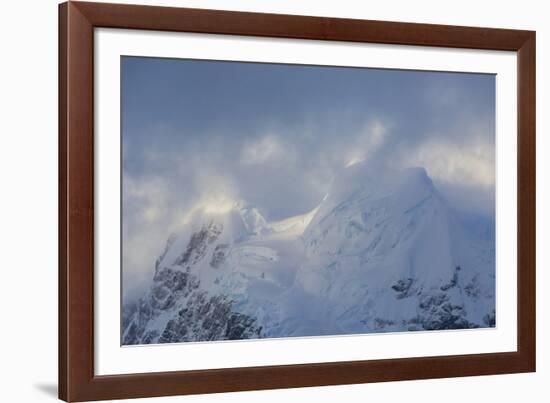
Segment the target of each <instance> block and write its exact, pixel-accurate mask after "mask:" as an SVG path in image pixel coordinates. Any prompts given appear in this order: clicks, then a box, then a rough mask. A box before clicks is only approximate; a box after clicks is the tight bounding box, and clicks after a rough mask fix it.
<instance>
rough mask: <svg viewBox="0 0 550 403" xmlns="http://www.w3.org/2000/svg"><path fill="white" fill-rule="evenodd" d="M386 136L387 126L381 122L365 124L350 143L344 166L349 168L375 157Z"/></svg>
mask: <svg viewBox="0 0 550 403" xmlns="http://www.w3.org/2000/svg"><path fill="white" fill-rule="evenodd" d="M387 135H388V129H387V126H386V125H385V124H383V123H382V122H381V120H379V119H374V120H372V121H369V122H367V123H366V124H365V126H364V128H363V129H362V130H361V131H359V133H358V135H357V137H356V138H355V141H353V142H352V144H351V148H350V150H349V151H348V152H347V153H345V157H344V159H345V166H346V167H349V166H351V165H353V164H357V163H358V162H361V161H365V160H367V159H369V158H371V157H373V156H375V155H376V153H377V151H379V149H380V148H381V147H382V146H383V145H384V141H385V140H386V137H387Z"/></svg>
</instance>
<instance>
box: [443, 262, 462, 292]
mask: <svg viewBox="0 0 550 403" xmlns="http://www.w3.org/2000/svg"><path fill="white" fill-rule="evenodd" d="M459 271H460V266H456V268H455V271H454V273H453V277H452V278H451V281H450V282H449V283H447V284H445V285H442V286H441V291H447V290H449V289H451V288H453V287H456V285H457V284H458V272H459Z"/></svg>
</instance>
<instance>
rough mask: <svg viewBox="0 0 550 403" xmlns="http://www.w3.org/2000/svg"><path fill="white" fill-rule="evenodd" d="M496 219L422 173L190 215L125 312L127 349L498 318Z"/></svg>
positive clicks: (345, 179) (365, 170)
mask: <svg viewBox="0 0 550 403" xmlns="http://www.w3.org/2000/svg"><path fill="white" fill-rule="evenodd" d="M494 254H495V251H494V223H493V222H491V221H489V220H487V219H483V218H480V217H471V216H469V215H467V214H465V213H457V212H455V211H453V210H451V209H450V208H449V207H448V206H447V204H446V202H445V200H444V199H443V198H442V197H441V196H440V195H439V193H438V192H437V190H436V189H435V187H434V185H433V183H432V181H431V180H430V178H429V177H428V176H427V174H426V171H425V170H424V169H423V168H413V169H408V170H401V171H383V172H380V171H379V170H376V169H373V168H371V167H369V165H368V164H365V163H360V164H355V165H352V166H350V167H348V168H346V169H344V170H343V171H342V172H341V174H340V175H338V176H337V177H336V178H335V179H334V182H333V184H332V186H331V188H330V191H329V193H328V195H327V196H326V197H325V198H324V200H323V201H322V202H321V204H320V205H319V206H318V207H317V208H315V209H314V210H312V211H311V212H309V213H306V214H304V215H301V216H297V217H291V218H288V219H285V220H282V221H279V222H273V223H270V222H267V221H266V220H265V219H264V217H263V216H262V215H261V214H260V212H259V211H258V210H257V209H255V208H253V207H242V206H239V205H235V207H234V208H233V209H231V210H229V211H226V212H223V213H220V214H212V213H205V212H200V213H197V214H196V216H195V217H194V219H193V220H192V221H191V223H190V224H189V225H188V226H187V228H186V229H185V230H184V231H182V233H180V234H178V235H177V236H173V237H171V238H170V239H169V240H168V242H167V246H166V250H165V251H164V252H163V253H162V254H161V256H160V257H159V258H158V260H157V263H156V267H155V273H154V278H153V282H152V286H151V288H150V290H149V291H148V292H147V293H146V295H144V296H143V297H142V298H141V299H140V300H139V301H136V302H135V303H131V304H127V305H126V306H125V307H124V310H123V311H124V312H123V325H124V331H123V342H124V344H146V343H163V342H179V341H206V340H226V339H242V338H258V337H289V336H315V335H331V334H332V335H336V334H353V333H370V332H384V331H406V330H433V329H462V328H475V327H492V326H494V325H495V312H494V307H495V298H494V295H495V290H494V287H495V280H494V279H495V263H494Z"/></svg>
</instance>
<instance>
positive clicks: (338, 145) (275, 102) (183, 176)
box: [122, 57, 495, 290]
mask: <svg viewBox="0 0 550 403" xmlns="http://www.w3.org/2000/svg"><path fill="white" fill-rule="evenodd" d="M122 148H123V166H122V169H123V237H124V238H123V239H124V249H123V268H124V280H123V281H124V288H125V289H128V290H130V289H133V288H135V287H137V286H139V284H140V283H141V282H143V281H145V279H146V280H149V279H150V277H151V276H152V274H153V265H154V261H155V259H156V257H157V256H158V253H160V251H161V250H162V247H163V245H164V243H165V241H166V237H167V236H168V235H169V234H170V233H171V232H173V231H177V226H178V225H180V223H181V222H182V220H183V219H184V217H185V216H186V215H187V214H189V211H191V210H192V209H193V208H194V207H195V206H197V205H204V204H212V205H216V204H218V203H231V202H233V201H237V200H243V201H245V202H246V203H249V204H252V205H255V206H256V207H258V208H259V209H260V211H261V212H262V213H263V214H264V215H265V216H266V218H267V219H268V220H276V219H281V218H285V217H288V216H292V215H295V214H301V213H304V212H306V211H309V210H310V209H312V208H314V207H315V206H316V205H317V204H318V203H319V202H320V201H321V199H322V198H323V197H324V195H325V194H326V191H327V187H328V185H329V184H330V181H331V179H332V178H333V177H334V175H335V174H336V173H337V172H338V171H339V170H341V169H343V168H344V167H345V166H346V165H348V164H351V163H353V162H357V161H359V160H363V159H367V160H376V161H378V162H380V163H381V164H382V165H384V164H388V165H390V166H392V167H400V166H423V167H425V168H426V170H427V172H428V175H430V177H431V178H432V179H433V181H434V183H435V184H436V186H437V187H438V188H439V189H440V191H441V192H442V193H443V195H444V196H445V197H446V198H447V199H448V200H449V202H450V203H451V204H452V205H453V206H454V207H456V208H460V209H465V210H469V211H473V212H477V213H480V214H483V215H489V216H492V215H493V214H494V200H495V198H494V183H495V77H494V76H493V75H483V74H462V73H441V72H418V71H401V70H381V69H365V68H342V67H336V68H335V67H319V66H296V65H294V66H291V65H280V64H260V63H239V62H215V61H193V60H174V59H159V58H138V57H124V58H123V60H122ZM159 249H160V250H159Z"/></svg>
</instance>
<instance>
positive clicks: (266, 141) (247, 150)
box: [241, 134, 291, 165]
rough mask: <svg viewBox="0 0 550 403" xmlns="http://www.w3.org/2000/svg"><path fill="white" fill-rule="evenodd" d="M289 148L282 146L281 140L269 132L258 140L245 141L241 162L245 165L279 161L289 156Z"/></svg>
mask: <svg viewBox="0 0 550 403" xmlns="http://www.w3.org/2000/svg"><path fill="white" fill-rule="evenodd" d="M290 154H291V150H290V149H289V147H288V146H287V147H284V146H283V144H282V142H281V140H280V139H279V138H278V137H277V136H275V135H273V134H269V135H266V136H263V137H261V138H259V139H258V140H248V141H246V142H245V144H244V146H243V149H242V152H241V163H243V164H245V165H259V164H265V163H268V162H274V161H275V162H276V161H281V160H283V159H287V158H289V157H290Z"/></svg>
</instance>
